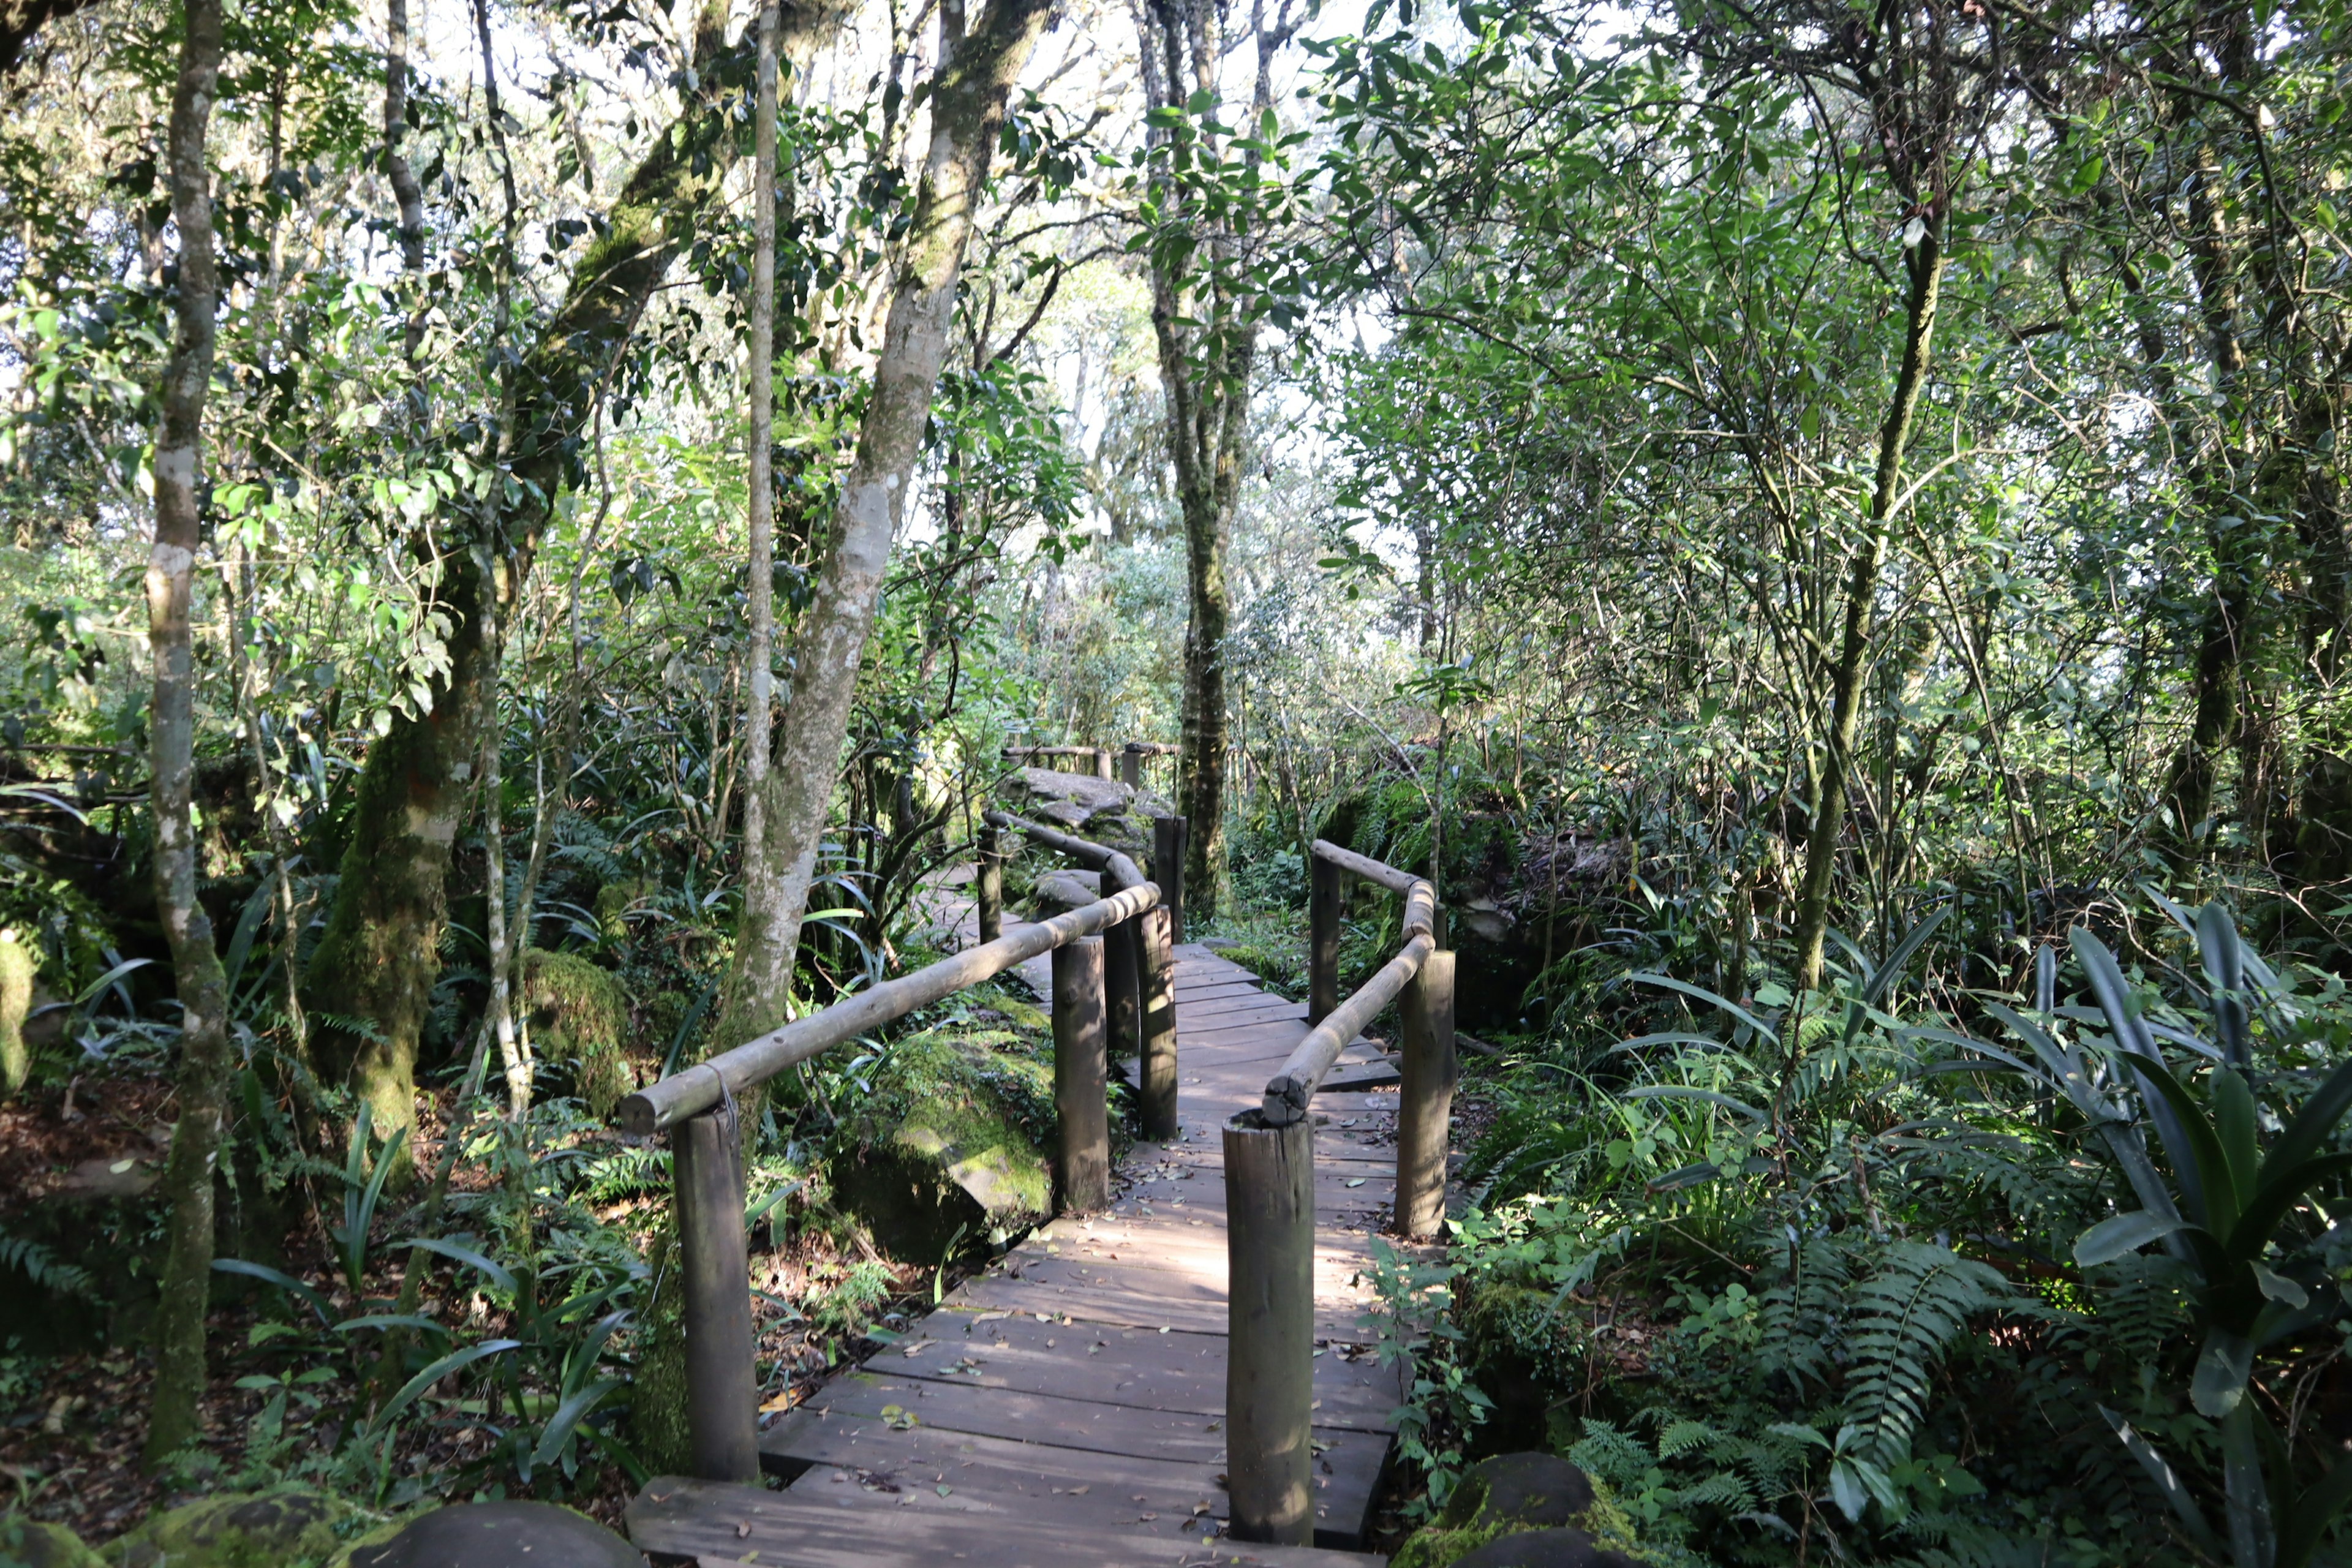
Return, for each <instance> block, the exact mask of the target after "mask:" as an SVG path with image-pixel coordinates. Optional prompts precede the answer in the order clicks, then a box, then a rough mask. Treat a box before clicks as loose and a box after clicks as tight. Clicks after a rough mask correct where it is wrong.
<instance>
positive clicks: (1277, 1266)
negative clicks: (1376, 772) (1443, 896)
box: [1224, 839, 1454, 1546]
mask: <svg viewBox="0 0 2352 1568" xmlns="http://www.w3.org/2000/svg"><path fill="white" fill-rule="evenodd" d="M1311 865H1312V868H1313V872H1314V879H1313V886H1312V892H1311V897H1310V900H1309V932H1310V934H1309V936H1308V941H1307V954H1308V967H1309V970H1310V973H1311V979H1310V981H1309V987H1308V989H1309V993H1310V994H1309V1000H1308V1004H1307V1016H1308V1017H1309V1019H1310V1020H1312V1022H1313V1026H1312V1027H1311V1028H1309V1029H1308V1030H1307V1036H1306V1037H1305V1038H1304V1039H1302V1040H1300V1041H1299V1042H1298V1044H1297V1047H1294V1048H1293V1049H1292V1051H1291V1053H1290V1059H1289V1060H1287V1061H1286V1062H1284V1063H1283V1064H1282V1070H1281V1071H1279V1072H1277V1073H1276V1074H1275V1075H1274V1077H1273V1078H1272V1079H1270V1080H1268V1082H1267V1084H1266V1086H1265V1103H1264V1104H1263V1105H1261V1106H1260V1107H1259V1108H1258V1109H1257V1110H1249V1111H1244V1112H1243V1113H1242V1114H1241V1115H1239V1116H1236V1117H1234V1119H1233V1120H1232V1121H1229V1122H1227V1123H1226V1124H1225V1128H1224V1166H1225V1215H1226V1232H1225V1236H1226V1247H1227V1254H1226V1261H1227V1264H1228V1268H1227V1279H1229V1280H1230V1282H1231V1283H1230V1292H1231V1293H1230V1295H1229V1297H1228V1307H1227V1310H1228V1312H1229V1313H1230V1318H1229V1321H1228V1322H1227V1325H1226V1338H1225V1344H1226V1362H1225V1433H1226V1460H1227V1462H1226V1467H1225V1468H1226V1473H1227V1475H1228V1476H1229V1477H1230V1478H1231V1497H1232V1500H1233V1532H1234V1536H1235V1538H1236V1539H1239V1540H1243V1541H1260V1542H1271V1543H1275V1544H1279V1545H1289V1546H1307V1545H1312V1544H1313V1543H1314V1540H1315V1509H1314V1495H1315V1494H1314V1488H1313V1485H1312V1482H1313V1480H1314V1476H1313V1473H1312V1458H1313V1453H1314V1444H1313V1440H1312V1439H1313V1432H1314V1427H1313V1423H1314V1414H1313V1412H1314V1383H1315V1373H1314V1358H1315V1356H1316V1355H1317V1354H1318V1353H1319V1352H1317V1351H1316V1349H1315V1348H1314V1347H1315V1127H1314V1122H1313V1121H1312V1120H1311V1119H1310V1118H1309V1117H1308V1116H1307V1106H1308V1104H1309V1102H1311V1101H1312V1100H1314V1098H1315V1091H1316V1090H1317V1089H1319V1088H1321V1087H1322V1083H1323V1079H1324V1078H1325V1076H1326V1075H1328V1073H1329V1072H1330V1070H1331V1065H1332V1063H1334V1062H1335V1061H1337V1060H1338V1059H1339V1053H1340V1051H1341V1050H1343V1049H1345V1048H1346V1047H1347V1045H1348V1042H1349V1041H1350V1040H1352V1039H1354V1038H1355V1037H1356V1036H1357V1035H1358V1034H1359V1033H1360V1032H1361V1031H1362V1029H1363V1027H1364V1026H1365V1025H1367V1024H1370V1022H1371V1021H1372V1019H1373V1018H1374V1017H1376V1016H1379V1014H1380V1011H1381V1008H1383V1007H1385V1006H1387V1005H1389V1004H1390V1003H1391V1001H1396V1002H1398V1004H1399V1005H1398V1009H1397V1011H1398V1015H1399V1016H1400V1018H1401V1019H1402V1023H1403V1025H1404V1030H1403V1033H1404V1041H1403V1046H1404V1053H1403V1054H1404V1061H1403V1070H1402V1080H1403V1081H1402V1083H1400V1084H1399V1086H1398V1095H1397V1173H1396V1203H1395V1214H1396V1228H1397V1229H1398V1230H1399V1231H1400V1232H1402V1234H1404V1235H1405V1236H1408V1237H1426V1236H1431V1235H1433V1234H1435V1232H1436V1229H1437V1225H1438V1222H1439V1221H1440V1220H1441V1219H1442V1218H1443V1217H1444V1212H1445V1151H1446V1143H1447V1131H1446V1130H1447V1123H1448V1121H1450V1119H1451V1117H1452V1113H1453V1099H1454V955H1453V954H1452V953H1451V952H1444V951H1443V950H1442V949H1440V948H1439V947H1438V945H1437V940H1438V920H1437V889H1435V888H1433V887H1432V886H1431V885H1430V884H1429V882H1428V881H1427V880H1426V879H1423V878H1420V877H1416V876H1414V875H1412V873H1411V872H1409V871H1400V870H1398V869H1397V868H1395V867H1393V866H1385V865H1382V864H1381V862H1380V861H1378V860H1374V859H1371V858H1368V857H1366V856H1362V855H1359V854H1357V853H1355V852H1354V851H1353V850H1349V849H1342V848H1340V847H1339V846H1338V845H1336V844H1329V843H1326V842H1325V841H1323V840H1321V839H1317V840H1316V841H1315V845H1314V853H1313V856H1312V857H1311ZM1342 872H1347V873H1349V874H1352V875H1354V876H1357V877H1360V878H1362V879H1365V880H1367V881H1370V882H1373V883H1376V884H1377V885H1379V886H1381V887H1383V888H1387V889H1391V890H1392V891H1394V892H1398V893H1402V895H1403V896H1404V921H1403V937H1404V940H1403V942H1402V943H1401V944H1400V945H1399V947H1398V949H1397V952H1396V954H1395V956H1394V957H1392V958H1391V959H1390V960H1389V961H1388V962H1387V963H1384V964H1382V965H1381V968H1380V970H1379V972H1378V973H1375V974H1373V976H1372V977H1371V978H1370V980H1367V981H1366V982H1365V983H1364V984H1361V985H1360V986H1358V987H1357V988H1356V989H1355V991H1354V992H1352V993H1351V994H1349V996H1348V997H1347V998H1346V999H1345V1000H1344V1001H1342V1000H1340V999H1339V909H1340V897H1339V895H1340V891H1341V889H1340V884H1339V877H1340V874H1341V873H1342Z"/></svg>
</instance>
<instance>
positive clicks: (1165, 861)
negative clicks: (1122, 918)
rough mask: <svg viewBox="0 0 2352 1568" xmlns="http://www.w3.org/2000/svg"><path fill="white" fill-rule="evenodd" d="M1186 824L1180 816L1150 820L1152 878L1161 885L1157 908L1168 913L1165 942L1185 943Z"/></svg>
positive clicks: (1159, 817)
mask: <svg viewBox="0 0 2352 1568" xmlns="http://www.w3.org/2000/svg"><path fill="white" fill-rule="evenodd" d="M1185 837H1186V825H1185V821H1184V819H1183V818H1182V817H1181V816H1156V817H1153V818H1152V819H1151V879H1152V880H1153V881H1155V882H1157V883H1159V884H1160V908H1162V909H1164V910H1167V911H1168V931H1169V936H1168V940H1169V941H1171V942H1182V941H1183V940H1184V840H1185Z"/></svg>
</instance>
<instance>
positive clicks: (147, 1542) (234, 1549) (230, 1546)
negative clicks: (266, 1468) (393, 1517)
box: [105, 1486, 368, 1568]
mask: <svg viewBox="0 0 2352 1568" xmlns="http://www.w3.org/2000/svg"><path fill="white" fill-rule="evenodd" d="M367 1523H368V1516H367V1515H366V1514H364V1513H362V1512H361V1511H360V1510H358V1509H355V1508H353V1507H352V1505H351V1504H349V1503H347V1502H345V1501H343V1500H341V1498H338V1497H334V1496H331V1495H330V1494H328V1493H326V1492H322V1491H320V1490H318V1489H315V1488H312V1487H300V1486H283V1487H272V1488H270V1489H268V1491H259V1492H225V1493H223V1494H221V1495H220V1496H218V1497H209V1498H205V1499H203V1500H199V1501H196V1502H192V1503H187V1504H185V1505H184V1506H182V1507H179V1508H174V1509H166V1510H163V1512H161V1513H153V1514H150V1515H148V1517H147V1521H146V1522H145V1523H143V1524H142V1525H141V1526H140V1527H139V1528H138V1529H136V1530H134V1531H131V1533H130V1534H128V1535H126V1536H123V1537H122V1538H121V1540H119V1541H116V1542H113V1543H112V1544H111V1545H110V1546H108V1547H107V1549H106V1552H105V1557H106V1561H107V1562H108V1563H110V1565H111V1568H317V1565H318V1564H320V1563H326V1562H328V1561H330V1560H331V1559H332V1558H333V1557H334V1556H335V1555H336V1554H337V1553H338V1552H341V1551H342V1549H343V1544H344V1542H346V1541H347V1540H349V1539H350V1537H351V1536H352V1535H353V1534H355V1533H357V1532H358V1531H360V1530H362V1529H363V1528H364V1527H365V1526H366V1524H367Z"/></svg>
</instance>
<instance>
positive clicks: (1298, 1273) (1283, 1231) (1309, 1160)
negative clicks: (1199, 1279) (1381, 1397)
mask: <svg viewBox="0 0 2352 1568" xmlns="http://www.w3.org/2000/svg"><path fill="white" fill-rule="evenodd" d="M1224 1153H1225V1246H1226V1263H1227V1274H1228V1277H1229V1278H1230V1279H1231V1280H1232V1282H1233V1295H1232V1297H1231V1299H1230V1308H1229V1310H1230V1311H1231V1314H1232V1316H1231V1319H1230V1321H1229V1322H1228V1325H1227V1336H1226V1340H1225V1461H1226V1462H1225V1474H1226V1477H1227V1479H1228V1488H1227V1489H1228V1491H1229V1493H1230V1495H1231V1497H1232V1500H1233V1533H1234V1539H1235V1540H1238V1541H1255V1542H1264V1543H1265V1544H1268V1545H1276V1546H1312V1545H1313V1544H1314V1543H1315V1507H1314V1500H1315V1490H1314V1485H1313V1481H1314V1476H1313V1465H1314V1458H1315V1448H1314V1434H1313V1430H1312V1426H1311V1422H1312V1420H1313V1411H1314V1405H1313V1401H1314V1383H1315V1359H1314V1358H1315V1125H1314V1122H1313V1121H1312V1120H1311V1119H1307V1118H1302V1119H1300V1120H1299V1121H1294V1122H1292V1123H1291V1124H1290V1125H1289V1126H1287V1127H1279V1128H1271V1127H1267V1126H1265V1124H1264V1122H1263V1121H1261V1119H1260V1113H1259V1112H1257V1111H1255V1110H1251V1111H1244V1113H1243V1114H1242V1115H1240V1116H1237V1117H1235V1118H1234V1120H1233V1121H1229V1122H1227V1123H1226V1124H1225V1147H1224Z"/></svg>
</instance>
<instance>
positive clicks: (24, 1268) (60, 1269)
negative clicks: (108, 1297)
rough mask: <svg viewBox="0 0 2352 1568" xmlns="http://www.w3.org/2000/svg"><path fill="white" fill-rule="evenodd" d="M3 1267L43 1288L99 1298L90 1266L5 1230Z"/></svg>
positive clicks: (0, 1254) (0, 1242)
mask: <svg viewBox="0 0 2352 1568" xmlns="http://www.w3.org/2000/svg"><path fill="white" fill-rule="evenodd" d="M0 1268H10V1269H14V1270H16V1272H17V1273H19V1274H22V1275H24V1276H25V1277H26V1279H30V1280H32V1282H33V1283H34V1284H35V1285H37V1286H39V1287H40V1288H41V1289H44V1290H48V1291H53V1292H55V1293H56V1294H58V1295H60V1296H77V1297H79V1298H80V1299H81V1300H85V1301H92V1300H97V1299H98V1282H97V1281H96V1280H94V1279H91V1278H90V1277H89V1270H88V1269H86V1268H77V1267H76V1266H75V1265H73V1264H70V1263H68V1262H67V1261H65V1259H63V1258H59V1257H58V1255H57V1254H56V1253H54V1252H51V1251H50V1250H49V1249H48V1248H47V1247H43V1246H42V1245H41V1244H40V1243H39V1242H37V1241H29V1240H26V1238H25V1237H19V1236H10V1235H8V1234H7V1233H6V1232H5V1231H0Z"/></svg>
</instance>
